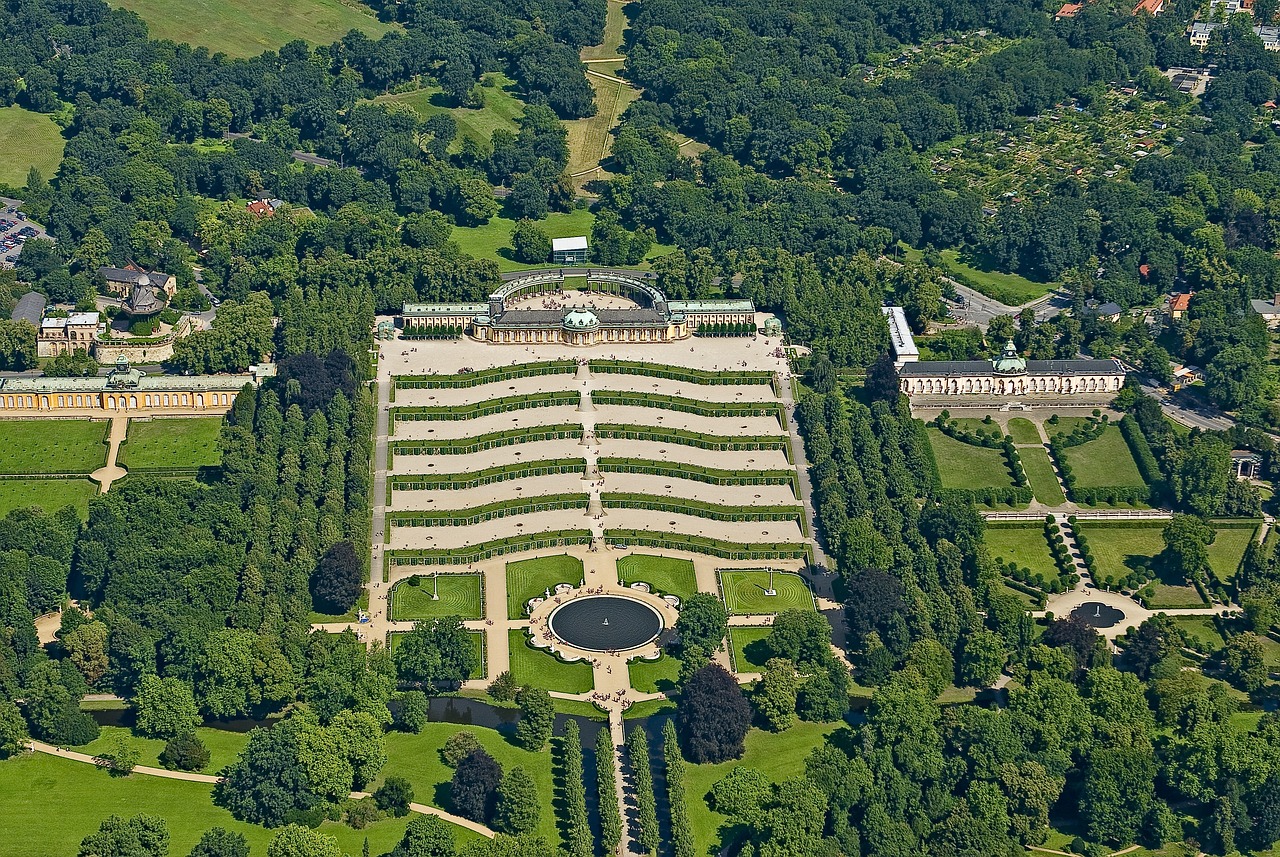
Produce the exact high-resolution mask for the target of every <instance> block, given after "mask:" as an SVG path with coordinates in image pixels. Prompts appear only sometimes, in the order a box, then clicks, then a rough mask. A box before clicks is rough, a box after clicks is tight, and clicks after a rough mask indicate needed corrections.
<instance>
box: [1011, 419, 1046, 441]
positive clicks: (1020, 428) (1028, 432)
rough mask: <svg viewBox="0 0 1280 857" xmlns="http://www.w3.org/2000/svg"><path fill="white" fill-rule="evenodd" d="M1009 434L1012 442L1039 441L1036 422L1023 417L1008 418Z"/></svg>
mask: <svg viewBox="0 0 1280 857" xmlns="http://www.w3.org/2000/svg"><path fill="white" fill-rule="evenodd" d="M1009 436H1010V437H1012V438H1013V442H1014V443H1040V442H1041V441H1040V432H1038V431H1036V424H1035V423H1033V422H1031V420H1028V419H1025V418H1024V417H1013V418H1012V419H1011V420H1009Z"/></svg>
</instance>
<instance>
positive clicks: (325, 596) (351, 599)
mask: <svg viewBox="0 0 1280 857" xmlns="http://www.w3.org/2000/svg"><path fill="white" fill-rule="evenodd" d="M364 578H365V574H364V563H362V562H361V561H360V557H359V556H357V555H356V549H355V547H354V546H353V545H352V544H351V542H346V541H343V542H338V543H337V544H335V545H334V546H333V547H331V548H329V549H328V550H327V551H325V553H324V556H322V557H321V558H320V563H319V565H317V566H316V570H315V572H314V573H313V574H312V575H311V597H312V599H313V601H314V603H315V608H316V610H318V611H320V612H321V613H334V614H342V613H346V612H347V611H348V610H350V609H351V608H352V607H354V606H355V603H356V599H357V598H359V597H360V590H361V589H362V588H363V587H364Z"/></svg>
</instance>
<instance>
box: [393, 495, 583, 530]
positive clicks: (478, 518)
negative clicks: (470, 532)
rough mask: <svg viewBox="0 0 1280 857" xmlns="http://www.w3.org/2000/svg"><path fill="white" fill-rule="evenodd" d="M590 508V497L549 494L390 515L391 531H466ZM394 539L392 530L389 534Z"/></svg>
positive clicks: (398, 512)
mask: <svg viewBox="0 0 1280 857" xmlns="http://www.w3.org/2000/svg"><path fill="white" fill-rule="evenodd" d="M585 508H587V495H586V494H546V495H544V496H541V497H516V498H513V499H511V500H499V501H498V502H496V503H485V504H484V505H483V506H473V507H472V508H470V509H440V510H439V511H430V512H426V511H412V512H409V511H397V512H387V526H388V528H390V527H466V526H471V525H472V524H480V523H483V522H485V521H492V520H493V519H495V518H508V517H510V516H512V515H529V514H532V513H534V512H558V511H560V510H562V509H585ZM387 537H388V538H390V529H388V530H387Z"/></svg>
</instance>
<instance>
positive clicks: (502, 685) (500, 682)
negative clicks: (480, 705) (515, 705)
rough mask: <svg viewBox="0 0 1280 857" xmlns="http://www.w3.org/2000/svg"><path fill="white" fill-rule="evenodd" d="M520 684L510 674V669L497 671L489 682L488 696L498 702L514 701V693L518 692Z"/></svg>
mask: <svg viewBox="0 0 1280 857" xmlns="http://www.w3.org/2000/svg"><path fill="white" fill-rule="evenodd" d="M519 690H520V685H518V684H516V680H515V677H514V676H512V675H511V670H503V671H502V672H500V673H498V677H497V678H495V679H494V680H493V681H492V682H490V684H489V691H488V692H489V696H491V697H493V698H494V699H495V700H497V701H498V702H515V700H516V693H517V692H519Z"/></svg>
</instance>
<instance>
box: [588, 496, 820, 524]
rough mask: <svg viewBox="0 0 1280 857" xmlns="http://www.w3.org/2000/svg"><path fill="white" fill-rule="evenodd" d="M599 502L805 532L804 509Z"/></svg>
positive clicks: (676, 500)
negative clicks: (787, 525) (792, 525)
mask: <svg viewBox="0 0 1280 857" xmlns="http://www.w3.org/2000/svg"><path fill="white" fill-rule="evenodd" d="M600 502H601V504H603V505H604V507H605V508H606V509H648V510H652V511H655V512H673V513H676V514H680V515H692V516H694V517H695V518H708V519H710V520H712V521H735V522H741V521H795V522H796V523H797V524H799V525H800V528H801V529H802V530H803V529H804V526H805V525H804V509H803V508H801V507H800V506H721V505H719V504H718V503H707V502H705V501H703V500H689V499H686V498H683V497H660V496H658V495H657V494H638V493H635V492H617V493H611V494H601V495H600Z"/></svg>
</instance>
